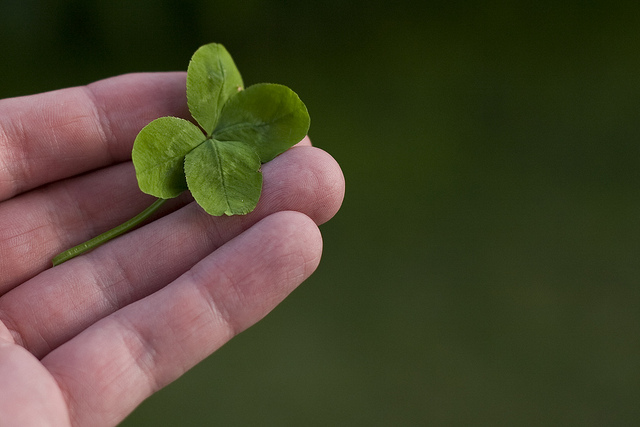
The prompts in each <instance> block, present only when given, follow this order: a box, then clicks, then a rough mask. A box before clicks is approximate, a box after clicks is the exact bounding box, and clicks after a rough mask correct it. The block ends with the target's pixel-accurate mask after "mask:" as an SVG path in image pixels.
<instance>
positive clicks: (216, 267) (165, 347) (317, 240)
mask: <svg viewBox="0 0 640 427" xmlns="http://www.w3.org/2000/svg"><path fill="white" fill-rule="evenodd" d="M321 251H322V240H321V237H320V234H319V231H318V229H317V227H316V225H315V224H314V223H313V221H311V220H310V219H309V218H308V217H306V216H305V215H302V214H299V213H295V212H280V213H277V214H274V215H271V216H269V217H267V218H266V219H264V220H262V221H260V222H259V223H257V224H256V225H255V226H253V227H251V228H250V229H249V230H247V231H246V232H244V233H243V234H241V235H240V236H238V237H237V238H235V239H233V240H232V241H230V242H229V243H227V244H226V245H224V246H222V247H221V248H219V249H218V250H217V251H216V252H214V253H213V254H212V255H210V256H208V257H207V258H205V259H204V260H202V261H201V262H200V263H198V264H197V265H196V266H195V267H194V268H193V269H192V270H191V271H189V272H188V273H187V274H185V275H183V276H181V277H180V278H179V279H177V280H176V281H175V282H174V283H172V284H171V285H170V286H167V287H166V288H164V289H163V290H161V291H159V292H157V293H155V294H153V295H151V296H149V297H147V298H145V299H143V300H141V301H138V302H137V303H135V304H132V305H130V306H128V307H125V308H124V309H122V310H120V311H118V312H116V313H114V314H113V315H111V316H109V317H107V318H106V319H103V321H101V322H98V323H97V324H95V325H93V326H92V327H91V328H89V329H87V330H86V331H84V332H83V333H82V334H80V335H78V336H77V337H75V338H74V339H73V340H71V341H69V342H68V343H66V344H65V345H63V346H61V347H60V348H58V349H57V350H56V351H54V352H52V353H51V354H49V355H48V356H47V357H46V358H45V359H43V361H42V362H43V364H44V365H45V366H46V367H47V368H48V369H49V370H50V371H51V372H52V374H53V375H54V376H55V377H56V379H57V380H58V382H59V384H60V385H61V387H62V389H63V390H65V393H66V396H67V401H68V402H69V405H70V406H71V411H70V412H71V414H72V421H73V423H75V424H78V425H95V426H98V425H111V424H115V423H117V422H119V421H120V420H122V419H123V418H124V417H125V416H126V415H127V414H128V413H129V412H131V411H132V410H133V409H134V408H135V407H136V406H137V405H138V404H139V403H140V402H142V401H143V400H144V399H145V398H147V397H148V396H150V395H151V394H152V393H153V392H155V391H157V390H158V389H159V388H161V387H164V386H165V385H166V384H168V383H170V382H171V381H173V380H175V379H176V378H178V377H179V376H180V375H182V374H183V373H184V372H185V371H186V370H188V369H189V368H191V367H193V366H194V365H195V364H196V363H198V362H200V361H201V360H202V359H204V358H205V357H207V356H208V355H209V354H211V353H212V352H213V351H215V350H216V349H218V348H219V347H220V346H222V345H223V344H224V343H225V342H226V341H228V340H229V339H230V338H232V337H233V336H234V335H235V334H237V333H239V332H240V331H242V330H244V329H246V328H247V327H249V326H251V325H252V324H254V323H255V322H257V321H258V320H260V319H261V318H262V317H263V316H264V315H266V314H267V313H268V312H269V311H270V310H272V309H273V308H274V307H275V306H276V305H277V304H278V303H279V302H280V301H282V300H283V299H284V298H285V297H286V296H287V295H288V294H289V293H290V292H291V291H292V290H293V289H294V288H295V287H296V286H297V285H299V284H300V283H301V282H302V281H303V280H305V279H306V278H307V277H308V276H309V275H310V274H311V273H312V272H313V271H314V270H315V268H316V267H317V265H318V262H319V259H320V254H321ZM123 389H126V390H127V392H126V393H123V392H122V391H123ZM96 390H99V391H100V393H96Z"/></svg>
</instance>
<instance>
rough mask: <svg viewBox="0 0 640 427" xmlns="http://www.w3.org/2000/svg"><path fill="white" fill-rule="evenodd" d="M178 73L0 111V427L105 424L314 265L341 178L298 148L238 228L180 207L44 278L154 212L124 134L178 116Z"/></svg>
mask: <svg viewBox="0 0 640 427" xmlns="http://www.w3.org/2000/svg"><path fill="white" fill-rule="evenodd" d="M184 85H185V74H184V73H157V74H134V75H124V76H119V77H115V78H112V79H107V80H103V81H100V82H97V83H94V84H92V85H89V86H87V87H80V88H71V89H64V90H60V91H55V92H50V93H45V94H40V95H33V96H28V97H22V98H13V99H6V100H2V101H0V201H1V202H0V385H1V386H0V425H1V426H13V425H16V426H29V425H37V426H45V425H56V426H59V425H69V424H71V425H91V426H101V425H114V424H116V423H118V422H119V421H121V420H122V419H123V418H124V417H126V416H127V415H128V414H129V413H130V412H131V411H132V410H133V409H134V408H135V407H136V406H137V405H138V404H140V403H141V402H142V401H143V400H144V399H145V398H147V397H148V396H150V395H151V394H153V393H154V392H155V391H157V390H159V389H160V388H162V387H164V386H165V385H167V384H169V383H170V382H171V381H173V380H175V379H176V378H178V377H179V376H180V375H182V374H183V373H184V372H185V371H186V370H188V369H189V368H191V367H193V366H194V365H195V364H197V363H198V362H199V361H201V360H202V359H204V358H205V357H207V356H208V355H209V354H211V353H212V352H213V351H215V350H216V349H217V348H219V347H220V346H221V345H223V344H224V343H225V342H226V341H228V340H229V339H230V338H232V337H233V336H234V335H236V334H237V333H239V332H241V331H242V330H244V329H246V328H247V327H249V326H251V325H252V324H254V323H255V322H257V321H258V320H260V319H261V318H262V317H263V316H264V315H266V314H267V313H268V312H269V311H270V310H271V309H273V308H274V307H275V306H276V305H277V304H278V303H279V302H280V301H282V299H283V298H285V297H286V296H287V295H288V294H289V293H290V292H291V291H292V290H293V289H294V288H295V287H296V286H297V285H299V284H300V283H301V282H302V281H304V280H305V279H306V278H307V277H308V276H309V275H310V274H311V273H312V272H313V271H314V270H315V268H316V267H317V265H318V261H319V259H320V255H321V250H322V240H321V236H320V233H319V231H318V228H317V225H318V224H321V223H323V222H325V221H327V220H328V219H330V218H331V217H332V216H333V215H334V214H335V213H336V211H337V210H338V208H339V206H340V204H341V202H342V198H343V194H344V179H343V176H342V173H341V171H340V168H339V167H338V165H337V164H336V163H335V161H334V160H333V159H332V158H331V157H330V156H329V155H328V154H326V153H325V152H323V151H321V150H319V149H317V148H313V147H311V145H310V143H309V141H308V139H305V140H303V141H302V142H301V143H300V144H298V145H297V146H295V147H293V148H292V149H290V150H289V151H287V152H285V153H283V154H282V155H280V156H279V157H277V158H276V159H274V160H273V161H271V162H269V163H267V164H265V165H263V173H264V184H263V192H262V196H261V199H260V202H259V204H258V206H257V208H256V209H255V210H254V211H253V212H252V213H250V214H248V215H245V216H233V217H212V216H209V215H208V214H206V213H205V212H204V211H203V210H202V209H201V208H200V207H199V206H197V205H196V204H195V203H193V202H192V201H191V200H189V198H188V196H186V195H185V196H181V197H179V198H177V199H174V200H172V201H171V202H169V203H167V204H166V205H165V206H166V207H167V208H166V209H165V210H164V211H163V212H162V214H163V216H162V217H161V218H159V219H157V220H156V221H154V222H152V223H150V224H148V225H146V226H144V227H142V228H139V229H137V230H135V231H133V232H130V233H128V234H126V235H124V236H121V237H119V238H117V239H115V240H113V241H112V242H109V243H108V244H106V245H104V246H102V247H99V248H97V249H95V250H94V251H92V252H90V253H88V254H86V255H83V256H81V257H78V258H75V259H72V260H70V261H68V262H66V263H64V264H62V265H60V266H57V267H55V268H50V260H51V258H52V257H53V256H54V255H56V254H57V253H59V252H61V251H63V250H65V249H68V248H69V247H71V246H73V245H75V244H77V243H81V242H83V241H85V240H87V239H88V238H91V237H94V236H95V235H97V234H99V233H101V232H103V231H106V230H108V229H110V228H112V227H113V226H115V225H118V224H119V223H122V222H124V221H126V220H127V219H129V218H131V217H132V216H134V215H136V214H137V213H139V212H140V211H142V210H143V209H144V208H146V207H147V206H148V205H150V204H151V203H152V202H153V200H154V198H152V197H150V196H147V195H144V194H143V193H141V192H140V190H139V189H138V187H137V182H136V179H135V172H134V170H133V166H132V164H131V162H130V161H129V159H130V155H131V146H132V144H133V140H134V138H135V136H136V134H137V132H138V131H139V130H140V129H141V128H142V127H143V126H144V125H145V124H147V123H148V122H150V121H151V120H152V119H154V118H156V117H160V116H164V115H175V116H180V117H185V118H186V117H188V110H187V107H186V99H185V94H184Z"/></svg>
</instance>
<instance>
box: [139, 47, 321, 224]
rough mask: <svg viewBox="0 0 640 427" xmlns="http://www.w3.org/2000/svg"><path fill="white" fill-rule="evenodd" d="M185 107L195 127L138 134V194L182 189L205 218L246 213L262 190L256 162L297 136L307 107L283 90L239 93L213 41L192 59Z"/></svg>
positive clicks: (265, 87) (160, 123)
mask: <svg viewBox="0 0 640 427" xmlns="http://www.w3.org/2000/svg"><path fill="white" fill-rule="evenodd" d="M187 103H188V107H189V111H190V112H191V115H192V116H193V118H194V119H195V121H196V122H197V124H198V125H199V126H196V125H195V124H193V123H192V122H190V121H187V120H183V119H180V118H177V117H161V118H159V119H156V120H154V121H152V122H151V123H149V124H148V125H147V126H145V127H144V128H143V129H142V130H141V131H140V133H139V134H138V136H137V138H136V140H135V142H134V145H133V152H132V159H133V164H134V166H135V169H136V176H137V178H138V184H139V186H140V189H141V190H142V191H143V192H145V193H148V194H151V195H154V196H156V197H158V198H161V199H168V198H173V197H176V196H178V195H179V194H180V193H182V192H183V191H185V190H187V189H188V190H190V192H191V194H192V195H193V198H194V199H195V200H196V202H197V203H198V204H199V205H200V206H201V207H202V208H203V209H204V210H205V211H206V212H208V213H209V214H211V215H223V214H226V215H238V214H239V215H243V214H246V213H249V212H251V211H252V210H253V209H254V208H255V206H256V204H257V203H258V199H259V198H260V192H261V189H262V173H261V172H260V165H261V163H266V162H268V161H270V160H271V159H273V158H274V157H276V156H277V155H278V154H280V153H282V152H284V151H285V150H287V149H288V148H290V147H291V146H293V145H294V144H296V143H297V142H299V141H300V140H301V139H302V138H304V136H305V135H306V133H307V131H308V129H309V121H310V119H309V113H308V112H307V108H306V107H305V105H304V103H303V102H302V101H301V100H300V98H299V97H298V95H296V94H295V92H293V91H292V90H291V89H289V88H287V87H286V86H282V85H278V84H270V83H261V84H256V85H253V86H249V87H248V88H246V89H245V88H244V86H243V82H242V77H241V75H240V72H239V71H238V69H237V68H236V65H235V63H234V62H233V59H232V58H231V55H229V53H228V52H227V50H226V49H225V48H224V47H223V46H222V45H220V44H215V43H212V44H208V45H205V46H202V47H201V48H200V49H198V50H197V51H196V53H195V54H194V55H193V57H192V58H191V62H190V64H189V68H188V70H187Z"/></svg>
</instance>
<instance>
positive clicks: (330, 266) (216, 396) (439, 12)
mask: <svg viewBox="0 0 640 427" xmlns="http://www.w3.org/2000/svg"><path fill="white" fill-rule="evenodd" d="M556 3H562V4H561V5H558V4H556ZM0 5H1V9H0V41H1V43H0V58H1V59H0V76H1V78H0V96H2V97H8V96H17V95H24V94H30V93H35V92H40V91H46V90H52V89H57V88H60V87H65V86H73V85H80V84H85V83H89V82H91V81H94V80H97V79H101V78H105V77H108V76H112V75H115V74H121V73H127V72H132V71H162V70H184V69H186V66H187V63H188V60H189V58H190V56H191V54H192V53H193V52H194V51H195V49H196V48H197V47H198V46H200V45H202V44H205V43H208V42H212V41H216V42H221V43H223V44H225V45H226V46H227V48H228V49H229V51H230V52H231V53H232V55H233V56H234V58H235V60H236V62H237V64H238V67H239V68H240V70H241V71H242V73H243V76H244V78H245V82H246V83H247V84H252V83H257V82H261V81H273V82H278V83H283V84H286V85H288V86H290V87H291V88H293V89H294V90H295V91H296V92H298V94H300V96H301V98H302V99H303V100H304V101H305V102H306V104H307V106H308V108H309V110H310V113H311V117H312V125H311V130H310V134H311V137H312V139H313V140H314V142H315V143H316V145H317V146H319V147H322V148H324V149H326V150H327V151H329V152H330V153H331V154H333V155H334V157H335V158H336V159H337V160H338V161H339V162H340V163H341V165H342V167H343V170H344V173H345V176H346V181H347V194H346V199H345V202H344V206H343V208H342V210H341V211H340V213H339V214H338V215H337V216H336V218H335V219H334V220H332V221H331V222H330V223H328V224H326V225H325V226H323V227H322V230H323V232H324V236H325V254H324V258H323V262H322V264H321V266H320V268H319V270H318V271H317V273H316V274H315V275H314V276H313V277H312V278H311V279H310V280H308V281H307V282H306V283H305V284H304V285H303V286H302V287H301V288H300V289H298V290H297V291H296V292H294V294H293V295H292V296H291V297H290V298H289V299H288V300H287V301H286V302H285V303H283V304H282V305H281V306H279V307H278V308H277V309H276V310H275V311H274V312H273V313H272V314H271V315H269V316H268V317H267V318H266V319H265V320H264V321H263V322H261V323H260V324H258V325H257V326H255V327H253V328H251V329H250V330H249V331H247V332H245V333H244V334H242V335H241V336H239V337H237V338H236V339H234V340H233V341H232V342H230V343H229V344H228V345H226V346H225V347H223V348H222V349H221V350H220V351H219V352H217V353H216V354H215V355H213V356H212V357H210V358H209V359H207V360H206V361H205V362H204V363H202V364H201V365H199V366H198V367H197V368H195V369H194V370H192V371H191V372H189V373H188V374H187V375H185V376H184V377H183V378H182V379H180V380H179V381H177V382H176V383H174V384H173V385H171V386H170V387H168V388H167V389H165V390H164V391H162V392H160V393H158V394H157V395H155V396H153V397H152V398H150V399H149V400H148V401H147V402H145V403H144V404H143V405H142V406H141V407H140V408H139V409H138V410H137V411H136V412H134V413H133V414H132V415H131V416H130V417H129V419H128V420H127V421H126V422H125V423H124V425H125V426H142V425H166V426H169V425H193V426H200V425H202V426H204V425H224V426H247V425H260V426H268V425H269V426H270V425H273V426H288V425H291V426H301V425H304V426H329V425H331V426H396V425H403V426H414V425H447V426H450V425H464V426H466V425H490V426H496V425H509V426H511V425H581V426H603V425H609V426H611V425H632V424H635V423H634V421H635V422H640V403H639V402H640V263H639V255H640V224H639V220H640V199H639V195H640V172H639V170H640V168H639V165H640V144H639V142H640V138H639V137H640V122H639V118H640V73H639V72H640V6H638V3H637V2H610V1H582V2H578V1H568V2H555V1H542V2H541V1H535V2H534V1H520V2H516V1H506V0H505V1H486V2H455V1H454V2H452V1H441V2H429V1H425V2H404V1H398V0H394V1H387V2H376V1H359V2H354V1H352V2H349V1H344V0H333V1H309V2H295V1H290V0H281V1H260V0H252V1H241V0H234V1H224V2H215V1H178V0H153V1H152V0H148V1H132V0H129V1H116V0H102V1H66V2H65V1H60V2H47V1H37V0H0Z"/></svg>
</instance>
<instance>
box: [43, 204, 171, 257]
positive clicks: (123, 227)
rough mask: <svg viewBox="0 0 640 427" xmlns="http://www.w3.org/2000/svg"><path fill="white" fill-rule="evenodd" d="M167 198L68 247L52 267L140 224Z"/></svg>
mask: <svg viewBox="0 0 640 427" xmlns="http://www.w3.org/2000/svg"><path fill="white" fill-rule="evenodd" d="M167 200H169V199H158V200H156V201H155V202H153V204H152V205H151V206H149V207H148V208H146V209H145V210H143V211H142V212H140V213H139V214H138V215H136V216H134V217H133V218H131V219H130V220H129V221H127V222H125V223H122V224H120V225H119V226H117V227H115V228H112V229H111V230H109V231H107V232H105V233H102V234H100V235H99V236H96V237H94V238H93V239H90V240H87V241H86V242H84V243H81V244H79V245H78V246H74V247H73V248H71V249H68V250H66V251H64V252H62V253H60V254H58V255H56V256H55V257H54V258H53V260H52V262H53V265H54V267H55V266H56V265H60V264H62V263H63V262H65V261H68V260H70V259H71V258H75V257H77V256H78V255H81V254H83V253H85V252H88V251H90V250H92V249H95V248H97V247H98V246H100V245H102V244H103V243H106V242H108V241H109V240H111V239H113V238H115V237H118V236H120V235H121V234H124V233H126V232H127V231H130V230H132V229H133V228H135V227H137V226H138V225H140V224H141V223H142V222H143V221H144V220H146V219H147V218H149V217H150V216H151V215H152V214H153V213H154V212H155V211H157V210H158V208H159V207H160V206H162V205H163V204H164V203H165V202H166V201H167Z"/></svg>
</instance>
